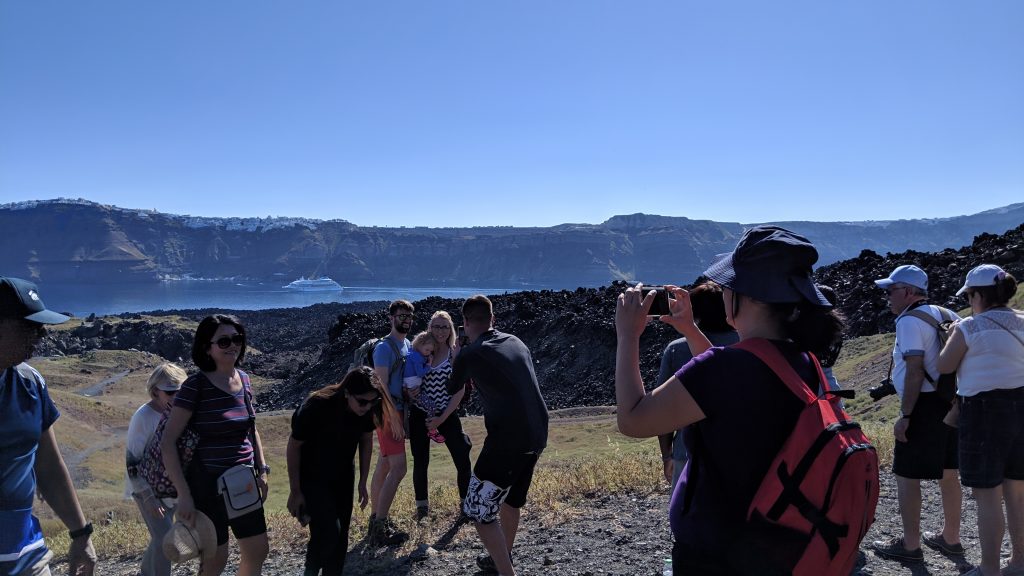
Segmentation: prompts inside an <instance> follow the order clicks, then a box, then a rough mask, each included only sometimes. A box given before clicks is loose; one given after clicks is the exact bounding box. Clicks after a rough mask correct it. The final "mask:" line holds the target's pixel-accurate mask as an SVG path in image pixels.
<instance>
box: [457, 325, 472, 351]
mask: <svg viewBox="0 0 1024 576" xmlns="http://www.w3.org/2000/svg"><path fill="white" fill-rule="evenodd" d="M458 332H459V340H458V342H459V346H465V345H466V344H469V338H467V337H466V328H465V327H464V326H459V327H458Z"/></svg>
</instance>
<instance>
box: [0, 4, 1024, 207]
mask: <svg viewBox="0 0 1024 576" xmlns="http://www.w3.org/2000/svg"><path fill="white" fill-rule="evenodd" d="M1022 26H1024V1H1021V0H991V1H989V0H978V1H964V0H896V1H894V0H806V1H794V0H771V1H766V0H745V1H740V0H733V1H730V0H715V1H691V0H685V1H684V0H665V1H644V0H628V1H627V0H618V1H608V0H536V1H529V0H527V1H515V2H511V1H499V0H485V1H471V0H462V1H449V0H430V1H424V0H409V1H400V0H395V1H391V0H384V1H362V2H359V1H348V0H345V1H338V0H330V1H303V0H299V1H294V2H281V1H267V0H244V1H242V0H216V1H209V0H204V1H185V0H176V1H174V2H138V1H136V0H130V1H129V0H125V1H112V0H90V1H70V2H69V1H61V2H54V1H50V0H31V1H19V0H0V203H2V202H12V201H20V200H30V199H44V198H56V197H58V196H63V197H83V198H87V199H90V200H94V201H98V202H103V203H108V204H116V205H119V206H124V207H129V208H155V209H157V210H160V211H163V212H173V213H179V214H193V215H205V216H267V215H275V216H308V217H315V218H343V219H346V220H349V221H351V222H354V223H356V224H361V225H382V226H399V225H429V226H470V225H484V224H506V225H515V226H528V225H540V226H547V225H553V224H557V223H562V222H588V223H598V222H602V221H604V220H605V219H607V218H608V217H610V216H613V215H615V214H630V213H634V212H646V213H651V214H664V215H672V216H687V217H690V218H699V219H712V220H720V221H733V222H735V221H739V222H762V221H769V220H794V219H804V220H867V219H875V220H880V219H897V218H916V217H936V216H953V215H957V214H966V213H974V212H979V211H982V210H986V209H989V208H994V207H997V206H1002V205H1006V204H1010V203H1013V202H1019V201H1024V34H1022V33H1021V29H1022Z"/></svg>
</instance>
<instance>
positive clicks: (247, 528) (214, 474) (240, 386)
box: [160, 314, 270, 576]
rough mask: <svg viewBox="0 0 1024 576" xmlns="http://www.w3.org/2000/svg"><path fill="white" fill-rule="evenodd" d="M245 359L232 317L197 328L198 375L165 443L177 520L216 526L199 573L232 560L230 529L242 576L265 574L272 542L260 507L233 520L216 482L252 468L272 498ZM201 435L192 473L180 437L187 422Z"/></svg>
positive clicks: (241, 333) (208, 573)
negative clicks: (199, 516)
mask: <svg viewBox="0 0 1024 576" xmlns="http://www.w3.org/2000/svg"><path fill="white" fill-rule="evenodd" d="M244 357H245V327H244V326H242V323H241V322H239V321H238V319H237V318H235V317H234V316H227V315H223V314H214V315H212V316H207V317H206V318H204V319H203V321H202V322H200V323H199V327H198V328H197V329H196V335H195V340H194V341H193V343H192V361H193V362H195V364H196V366H197V367H198V368H199V370H200V372H199V373H197V374H193V375H192V376H190V377H189V378H188V380H186V381H185V382H184V383H183V384H182V385H181V390H180V391H179V392H178V394H177V395H176V396H175V399H174V405H173V408H172V409H171V415H170V419H169V420H168V421H167V428H166V429H165V431H164V436H163V438H162V442H161V445H160V448H161V451H162V452H163V459H164V466H165V468H166V469H167V476H168V477H169V478H170V479H171V481H172V482H173V483H174V487H175V489H177V491H178V510H177V517H178V518H179V519H180V520H181V521H183V522H185V523H186V524H189V525H193V524H194V523H195V511H196V510H199V511H201V512H203V513H204V514H206V515H207V516H209V517H210V519H211V520H213V524H214V526H215V527H216V529H217V554H216V556H215V558H214V560H213V562H210V563H207V564H204V565H203V566H202V570H201V574H202V576H216V575H218V574H220V573H221V572H223V571H224V567H225V565H226V564H227V560H228V545H227V543H228V527H230V528H231V530H232V532H234V534H235V538H236V539H237V540H238V548H239V556H240V558H241V559H240V561H239V566H238V575H239V576H255V575H257V574H259V573H260V570H261V569H262V567H263V562H264V560H266V558H267V553H268V552H269V550H270V545H269V542H268V540H267V521H266V518H265V516H264V514H263V508H262V507H260V508H259V509H257V510H254V511H252V512H248V513H246V514H244V515H242V516H238V517H236V518H231V519H229V518H228V514H227V509H226V508H225V505H224V500H223V497H222V496H221V495H220V494H218V490H217V480H218V478H219V477H220V475H221V474H223V473H224V472H225V471H226V470H228V469H229V468H232V467H234V466H237V465H239V464H242V465H249V466H255V470H256V474H257V484H258V485H259V488H260V492H261V496H262V498H263V499H264V500H266V497H267V474H268V473H269V472H270V467H269V466H267V465H266V460H265V459H264V458H263V448H262V443H261V442H260V435H259V433H258V432H257V431H256V424H255V420H256V414H255V411H254V410H253V408H252V390H251V388H250V386H249V376H248V375H247V374H246V373H245V372H243V371H241V370H238V369H237V366H238V365H239V364H240V363H241V362H242V358H244ZM186 426H189V427H191V428H192V429H193V430H195V431H196V432H198V433H199V445H198V446H197V448H196V452H195V455H194V457H193V459H192V462H191V463H190V464H189V467H188V469H187V470H183V469H182V466H181V461H180V459H179V457H178V450H177V442H178V437H179V436H181V434H182V432H183V431H184V430H185V427H186Z"/></svg>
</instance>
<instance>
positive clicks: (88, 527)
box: [68, 522, 92, 540]
mask: <svg viewBox="0 0 1024 576" xmlns="http://www.w3.org/2000/svg"><path fill="white" fill-rule="evenodd" d="M68 536H71V539H72V540H78V539H79V538H81V537H82V536H92V522H86V523H85V526H82V527H81V528H79V529H78V530H68Z"/></svg>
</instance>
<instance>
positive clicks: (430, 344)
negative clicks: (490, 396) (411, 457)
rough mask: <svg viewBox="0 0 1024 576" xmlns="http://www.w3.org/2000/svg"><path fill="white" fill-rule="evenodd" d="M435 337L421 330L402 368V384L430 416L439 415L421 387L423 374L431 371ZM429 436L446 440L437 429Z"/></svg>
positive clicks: (414, 339) (435, 439)
mask: <svg viewBox="0 0 1024 576" xmlns="http://www.w3.org/2000/svg"><path fill="white" fill-rule="evenodd" d="M434 346H435V344H434V337H433V336H431V335H430V332H420V333H419V334H417V335H416V337H415V338H413V339H412V350H410V351H409V354H408V355H407V356H406V357H405V368H404V369H403V370H402V386H404V387H405V389H406V390H407V391H408V396H409V397H410V398H414V400H413V403H414V404H416V406H418V407H420V408H421V409H422V410H423V411H424V412H426V413H427V414H428V415H429V416H437V415H438V414H436V413H435V411H434V405H433V404H434V403H433V402H432V401H431V399H430V396H429V395H428V394H421V393H420V387H421V386H422V385H423V376H424V374H426V373H427V372H429V371H430V359H431V357H432V356H433V354H434ZM427 436H428V437H430V439H431V440H433V441H434V442H437V443H442V442H444V436H442V435H441V433H439V432H438V431H437V429H433V430H428V431H427Z"/></svg>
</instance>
